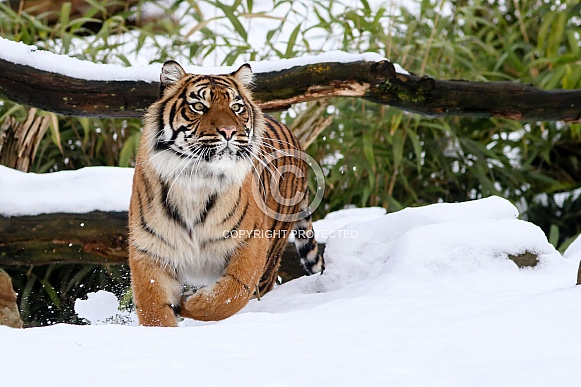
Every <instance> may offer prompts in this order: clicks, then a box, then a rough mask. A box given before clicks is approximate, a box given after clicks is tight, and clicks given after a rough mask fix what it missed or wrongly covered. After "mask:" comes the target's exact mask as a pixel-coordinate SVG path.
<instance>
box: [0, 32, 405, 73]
mask: <svg viewBox="0 0 581 387" xmlns="http://www.w3.org/2000/svg"><path fill="white" fill-rule="evenodd" d="M0 59H4V60H6V61H8V62H12V63H17V64H21V65H26V66H30V67H33V68H36V69H39V70H44V71H50V72H52V73H56V74H62V75H66V76H69V77H72V78H78V79H86V80H98V81H145V82H158V81H159V74H160V73H161V66H162V65H161V64H151V65H140V66H132V67H123V66H121V65H117V64H98V63H93V62H89V61H85V60H79V59H75V58H72V57H69V56H66V55H57V54H53V53H51V52H49V51H45V50H39V49H38V48H37V47H36V46H29V45H26V44H24V43H21V42H14V41H12V40H9V39H4V38H2V37H0ZM380 60H385V58H384V57H382V56H381V55H379V54H376V53H372V52H368V53H362V54H351V53H346V52H343V51H328V52H325V53H323V54H319V55H304V56H301V57H297V58H292V59H277V60H273V61H258V62H253V61H250V62H248V63H249V64H250V65H251V67H252V69H253V71H254V72H255V73H264V72H270V71H279V70H284V69H289V68H291V67H295V66H303V65H307V64H312V63H322V62H338V63H350V62H356V61H380ZM241 64H242V63H240V64H239V65H237V66H221V67H199V66H192V65H188V64H187V63H182V65H183V67H184V69H185V70H186V71H187V72H189V73H195V74H225V73H230V72H233V71H235V70H236V69H238V67H239V66H240V65H241ZM395 66H396V71H397V72H400V73H407V72H406V71H405V70H403V69H402V68H401V66H399V65H395Z"/></svg>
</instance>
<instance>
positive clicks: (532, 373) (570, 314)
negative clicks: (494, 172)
mask: <svg viewBox="0 0 581 387" xmlns="http://www.w3.org/2000/svg"><path fill="white" fill-rule="evenodd" d="M49 176H51V177H49ZM82 176H85V177H87V176H88V177H89V178H82ZM43 178H44V179H55V180H54V181H53V183H52V184H51V183H50V182H45V183H44V184H46V185H40V184H41V183H40V182H39V181H40V180H39V179H41V177H40V176H35V175H32V174H29V175H24V174H19V173H17V172H14V171H10V170H7V169H6V168H0V190H1V191H0V203H2V205H3V206H4V207H2V209H0V213H3V214H5V215H8V213H7V210H6V208H9V207H10V205H6V202H10V201H12V202H11V203H12V208H13V209H15V208H19V210H18V211H15V212H14V213H34V212H38V209H32V207H34V206H35V204H34V203H35V202H36V200H37V199H38V198H40V197H42V196H43V191H45V190H48V188H47V187H51V188H52V189H53V192H52V194H51V196H55V197H59V196H60V197H61V204H57V202H58V200H56V199H55V200H54V201H53V202H52V203H49V202H46V203H45V204H44V206H45V207H44V208H45V209H46V211H48V212H51V211H53V210H56V211H62V210H63V207H62V206H63V204H62V203H63V202H68V203H69V208H70V210H71V211H74V210H75V208H76V206H77V204H74V203H73V202H72V201H70V200H69V197H68V196H67V195H65V190H68V189H69V188H70V187H72V186H75V187H76V188H77V190H78V192H80V194H82V193H83V192H89V191H96V190H95V188H94V186H92V187H91V185H90V184H89V185H87V187H88V188H86V191H85V188H83V187H85V182H89V183H90V182H91V180H93V181H102V180H100V179H108V184H107V185H106V189H105V190H103V191H107V190H111V192H113V191H115V192H118V193H117V194H116V196H117V198H116V199H111V200H112V201H115V200H118V201H119V202H118V203H117V204H115V205H116V206H118V207H120V208H121V209H122V208H123V206H126V203H127V201H128V197H127V195H128V194H129V192H128V189H127V184H128V183H127V181H129V180H130V178H131V173H130V170H125V171H118V170H116V169H114V168H98V169H97V168H96V169H93V168H88V169H85V170H81V171H77V172H66V173H65V172H58V173H55V174H51V175H46V176H45V177H43ZM58 179H60V180H58ZM27 181H28V183H27ZM6 186H10V187H11V189H10V190H5V189H4V187H6ZM30 187H39V188H38V189H36V191H38V196H37V197H36V198H35V197H33V196H27V197H26V200H20V201H19V200H16V199H14V198H18V197H19V196H20V195H22V196H23V197H24V194H25V193H26V194H28V192H26V191H28V190H29V189H30ZM58 187H61V188H60V189H62V190H63V191H62V192H61V195H59V192H58V189H59V188H58ZM8 191H10V193H11V194H14V196H7V195H8V194H7V192H8ZM93 200H97V201H99V200H100V199H93ZM27 206H30V207H31V209H29V210H27V209H26V207H27ZM517 215H518V213H517V210H516V208H515V207H514V206H513V205H512V204H510V203H509V202H507V201H506V200H504V199H501V198H498V197H490V198H486V199H482V200H477V201H472V202H466V203H459V204H445V203H444V204H434V205H431V206H426V207H422V208H408V209H405V210H402V211H399V212H396V213H392V214H387V215H384V213H383V210H381V209H349V210H344V211H340V212H337V213H334V214H331V215H330V216H328V217H327V219H324V220H321V221H319V222H317V223H316V224H315V227H317V228H318V229H319V231H324V232H326V233H327V236H328V239H327V248H326V259H327V269H326V271H325V273H324V274H323V275H320V276H319V275H316V276H311V277H302V278H299V279H296V280H293V281H290V282H288V283H285V284H283V285H281V286H279V287H277V288H276V289H275V290H273V291H272V292H271V293H269V294H267V295H265V296H264V297H263V298H262V300H261V301H257V300H253V301H251V302H250V304H249V305H248V306H247V307H245V308H244V309H243V310H242V311H241V312H239V313H238V314H236V315H234V316H233V317H231V318H229V319H227V320H224V321H220V322H213V323H202V322H196V321H193V320H186V321H183V322H182V324H181V327H180V328H175V329H174V328H144V327H137V326H133V325H134V324H135V322H134V316H133V315H128V314H127V313H126V312H117V300H116V299H115V298H114V296H112V294H110V293H106V292H99V293H96V294H92V295H91V296H90V298H89V299H88V300H78V301H77V304H76V310H77V313H79V315H81V316H82V317H85V318H87V319H89V320H91V321H92V323H93V324H94V325H90V326H71V325H56V326H51V327H43V328H32V329H24V330H15V329H10V328H6V327H0V337H1V345H0V359H2V360H1V361H0V374H1V375H2V379H1V380H2V383H1V384H2V385H6V386H10V385H18V386H38V385H43V386H68V385H71V386H72V385H84V386H102V385H113V386H118V385H146V386H155V385H170V384H192V385H234V384H236V385H257V386H262V385H264V386H266V385H281V386H286V385H288V386H297V385H313V386H315V385H333V386H335V385H398V386H399V385H404V386H419V385H421V386H424V385H427V386H467V385H470V386H491V385H494V386H515V385H527V386H573V385H576V384H577V379H578V368H579V364H580V362H581V350H580V349H579V348H581V324H580V323H579V322H580V321H581V309H580V308H579V307H578V305H580V304H581V287H576V286H575V279H576V272H577V267H578V263H579V260H581V241H579V240H577V241H576V242H575V243H573V244H572V245H571V247H569V249H568V250H567V252H566V253H565V257H563V256H561V255H560V254H559V253H558V252H557V251H555V249H554V248H553V247H552V246H551V245H550V244H549V243H548V242H547V239H546V237H545V235H544V234H543V233H542V231H541V230H540V229H539V228H538V227H536V226H535V225H533V224H531V223H528V222H525V221H521V220H518V219H517ZM361 219H366V220H364V221H361V222H356V223H350V222H353V221H357V220H361ZM343 226H344V227H343ZM336 227H343V229H342V230H340V231H335V228H336ZM524 251H532V252H535V253H537V254H538V255H539V264H538V265H537V267H535V268H527V269H519V268H517V266H516V265H515V264H514V263H513V262H512V261H510V260H509V259H508V257H507V255H508V254H518V253H522V252H524ZM115 314H117V315H118V316H117V317H116V318H111V316H112V315H115ZM119 317H122V318H121V319H124V320H125V321H127V320H129V324H128V325H118V324H112V323H111V322H110V321H115V320H117V321H119V320H121V319H120V318H119Z"/></svg>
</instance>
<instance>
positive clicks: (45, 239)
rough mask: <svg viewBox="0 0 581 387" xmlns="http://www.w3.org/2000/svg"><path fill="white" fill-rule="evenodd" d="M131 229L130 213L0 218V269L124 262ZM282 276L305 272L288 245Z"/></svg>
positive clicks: (286, 278) (299, 274)
mask: <svg viewBox="0 0 581 387" xmlns="http://www.w3.org/2000/svg"><path fill="white" fill-rule="evenodd" d="M127 231H128V229H127V212H104V211H93V212H90V213H86V214H70V213H53V214H41V215H35V216H18V217H10V218H8V217H3V216H0V267H2V266H4V267H8V266H30V265H33V266H34V265H48V264H52V263H65V264H124V263H126V262H127V254H128V253H127ZM320 247H321V248H324V245H320ZM279 274H280V276H281V277H282V278H283V280H284V281H288V280H289V279H292V278H298V277H300V276H302V275H304V274H305V272H304V271H303V269H302V268H301V267H300V265H299V261H298V255H297V253H296V249H295V246H294V244H289V245H288V246H287V249H286V250H285V252H284V254H283V259H282V264H281V268H280V270H279Z"/></svg>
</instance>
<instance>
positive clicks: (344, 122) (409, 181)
mask: <svg viewBox="0 0 581 387" xmlns="http://www.w3.org/2000/svg"><path fill="white" fill-rule="evenodd" d="M89 3H90V4H92V6H93V8H92V9H91V10H89V11H87V13H86V14H85V15H84V16H83V17H81V18H73V17H71V12H70V6H69V5H68V3H63V6H62V8H61V11H60V12H59V14H58V18H57V22H56V23H55V24H53V25H49V23H48V22H47V16H48V15H46V14H45V15H42V14H41V15H37V16H32V15H31V14H29V13H27V12H26V10H25V11H24V12H14V11H12V10H11V9H10V8H8V7H7V5H6V3H3V2H0V34H1V35H2V36H3V37H5V38H9V39H12V40H15V41H22V42H25V43H27V44H35V45H37V46H38V47H39V48H41V49H48V50H50V51H52V52H56V53H60V54H66V55H70V56H74V57H77V58H80V59H87V60H91V61H94V62H100V63H121V64H125V65H130V64H135V63H137V62H138V61H141V62H139V63H142V64H143V63H144V62H143V60H144V59H143V58H147V59H146V61H145V63H153V62H159V63H161V62H164V61H165V60H167V59H170V58H171V59H178V60H181V61H186V62H190V63H193V64H204V65H231V64H234V63H235V62H236V63H238V64H239V63H242V61H248V60H263V59H274V60H276V59H279V58H291V57H295V56H299V55H303V54H308V53H318V52H324V51H328V50H333V49H340V50H344V51H349V52H364V51H372V52H377V53H380V54H382V55H385V56H386V57H387V58H389V59H392V60H393V61H394V62H396V63H399V64H401V65H402V66H403V67H404V68H406V69H407V70H409V71H412V72H415V73H418V74H427V75H430V76H432V77H435V78H440V79H467V80H471V81H499V80H509V81H518V82H521V83H527V84H533V85H535V86H537V87H539V88H544V89H552V88H564V89H574V88H581V71H579V63H580V62H581V30H580V29H579V24H580V22H581V19H580V16H579V15H581V4H580V3H579V2H578V1H577V0H523V1H507V0H421V1H420V0H417V1H416V2H415V3H414V4H415V7H414V8H413V9H407V8H405V7H403V6H399V5H398V2H396V1H391V2H388V3H387V5H384V6H379V7H377V6H375V5H374V4H375V2H369V1H367V0H359V1H358V2H357V3H356V4H355V5H353V2H351V1H349V2H347V1H345V2H343V1H340V0H331V1H323V0H314V1H304V2H303V1H291V0H272V2H270V3H268V2H261V4H260V5H259V4H258V2H256V4H255V2H254V1H252V0H236V1H233V2H226V1H218V0H201V1H191V0H190V1H183V0H182V1H174V2H171V3H169V5H164V4H168V3H167V2H160V3H159V4H157V5H154V6H153V7H154V8H155V7H158V9H159V12H160V13H161V14H164V15H183V16H184V17H161V18H157V19H154V20H150V21H148V22H143V23H141V24H140V23H139V21H141V20H146V15H145V12H144V9H145V7H148V6H149V7H152V5H151V2H148V1H142V2H140V4H139V5H138V6H137V7H135V8H132V9H129V10H127V11H126V12H123V13H121V14H117V15H110V16H108V17H106V18H105V20H104V21H101V20H99V17H100V16H101V15H103V14H106V10H105V8H104V7H103V4H104V2H103V1H97V0H91V1H89ZM407 3H408V2H406V4H407ZM163 7H166V8H167V9H164V8H163ZM133 21H136V23H135V22H133ZM95 26H96V28H95ZM258 30H260V31H263V35H262V36H259V37H258V35H256V33H257V32H256V31H258ZM301 109H302V107H301V106H296V107H294V108H293V110H294V111H295V112H296V111H300V110H301ZM45 114H52V113H45ZM327 114H329V115H332V116H333V117H334V120H333V123H332V125H331V126H330V127H329V128H328V129H327V130H326V131H325V132H323V134H322V135H320V136H319V138H318V139H317V141H315V142H314V143H313V144H312V145H311V146H310V147H309V149H308V152H309V154H310V155H311V156H313V157H314V158H315V159H317V160H319V161H320V163H321V165H322V166H323V170H324V171H325V173H326V184H327V190H326V192H325V197H324V199H323V204H324V205H323V206H320V207H319V208H318V209H317V211H316V213H315V216H318V217H320V216H323V215H324V214H325V213H327V212H328V211H332V210H337V209H340V208H343V207H344V206H345V205H348V204H354V205H357V206H370V205H377V206H383V207H385V208H387V209H388V211H395V210H399V209H401V208H404V207H406V206H414V205H422V204H429V203H436V202H442V201H447V202H454V201H464V200H470V199H476V198H480V197H486V196H489V195H500V196H503V197H506V198H508V199H509V200H511V201H512V202H513V203H515V204H517V206H519V208H520V209H521V211H522V216H523V217H524V218H526V219H529V220H531V221H533V222H534V223H535V224H538V225H539V226H540V227H542V228H543V230H544V231H545V232H546V233H547V235H549V237H550V240H551V242H552V243H553V244H555V245H556V246H559V247H560V248H561V249H563V248H565V247H566V246H567V245H568V243H570V242H571V240H572V238H574V237H575V236H576V235H578V234H579V233H580V232H581V225H580V224H579V222H578V219H580V218H581V199H580V197H581V194H580V191H579V188H580V182H581V166H580V164H579V160H580V159H581V151H580V149H581V146H580V145H581V144H580V142H581V124H564V123H554V122H534V123H528V124H524V123H521V122H516V121H509V120H502V119H491V120H484V119H473V118H459V117H446V118H437V119H433V118H429V117H422V116H418V115H414V114H409V113H405V112H402V111H399V110H396V109H392V108H388V107H385V106H378V105H375V104H373V103H369V102H365V101H361V100H353V99H336V100H333V101H331V106H329V108H328V110H327ZM7 115H13V116H15V117H17V118H19V119H24V117H25V116H26V111H25V108H24V107H21V106H17V105H14V104H12V103H10V102H8V101H0V122H1V121H3V119H4V118H5V117H6V116H7ZM293 116H294V114H286V113H284V114H282V115H281V117H282V119H283V120H286V121H287V123H290V122H291V121H292V118H291V117H293ZM52 118H53V120H52V124H51V129H50V130H49V131H48V132H47V135H46V137H45V138H44V139H43V141H42V143H41V145H40V147H39V152H38V154H37V156H36V160H35V163H34V166H33V170H34V171H36V172H50V171H57V170H63V169H76V168H80V167H83V166H89V165H120V166H130V165H132V164H133V163H134V158H135V155H136V152H137V146H138V143H139V138H140V135H141V134H140V126H141V123H140V121H139V120H113V119H85V118H75V117H58V116H56V115H54V114H52ZM11 274H12V275H13V276H14V282H15V284H16V286H17V287H18V289H19V290H18V291H19V292H20V293H21V294H20V303H21V307H22V308H23V311H25V318H27V319H28V320H27V324H29V325H37V324H45V323H46V322H47V321H51V322H55V321H71V322H74V321H75V318H74V314H72V309H71V305H72V302H73V301H74V299H75V298H77V297H82V296H83V295H84V294H85V293H86V291H89V289H92V290H95V289H99V288H104V287H109V286H111V285H112V284H114V283H124V285H119V286H120V287H127V281H126V278H125V282H124V281H123V278H124V277H126V273H125V272H124V273H114V268H113V267H103V268H99V267H94V266H89V267H80V266H79V267H75V266H68V267H60V266H51V267H45V268H34V269H30V270H20V269H18V270H12V271H11ZM81 283H82V284H83V288H81V287H80V284H81ZM84 292H85V293H84ZM118 293H119V294H120V293H121V291H118ZM48 306H51V307H52V309H50V310H49V309H48Z"/></svg>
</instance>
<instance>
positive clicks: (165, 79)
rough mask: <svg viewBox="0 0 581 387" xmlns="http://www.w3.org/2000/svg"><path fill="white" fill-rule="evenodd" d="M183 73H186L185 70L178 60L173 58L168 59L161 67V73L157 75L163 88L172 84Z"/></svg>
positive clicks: (181, 76)
mask: <svg viewBox="0 0 581 387" xmlns="http://www.w3.org/2000/svg"><path fill="white" fill-rule="evenodd" d="M184 75H186V72H185V71H184V69H183V68H182V66H180V64H179V63H178V62H176V61H174V60H168V61H167V62H165V63H164V64H163V67H162V68H161V75H160V76H159V79H160V81H161V87H162V88H165V87H167V86H170V85H173V84H174V83H176V82H177V81H179V80H180V79H182V78H183V76H184Z"/></svg>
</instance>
